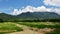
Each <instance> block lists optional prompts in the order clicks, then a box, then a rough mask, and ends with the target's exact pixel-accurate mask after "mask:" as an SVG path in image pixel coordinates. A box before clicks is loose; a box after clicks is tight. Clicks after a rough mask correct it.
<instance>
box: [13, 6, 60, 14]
mask: <svg viewBox="0 0 60 34" xmlns="http://www.w3.org/2000/svg"><path fill="white" fill-rule="evenodd" d="M25 12H55V13H58V14H60V9H58V8H46V7H45V6H40V7H33V6H26V7H25V8H23V9H14V11H13V15H19V14H21V13H25Z"/></svg>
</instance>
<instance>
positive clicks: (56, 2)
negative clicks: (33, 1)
mask: <svg viewBox="0 0 60 34" xmlns="http://www.w3.org/2000/svg"><path fill="white" fill-rule="evenodd" d="M43 2H44V3H45V5H52V6H60V0H44V1H43Z"/></svg>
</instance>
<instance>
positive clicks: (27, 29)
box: [10, 23, 45, 34]
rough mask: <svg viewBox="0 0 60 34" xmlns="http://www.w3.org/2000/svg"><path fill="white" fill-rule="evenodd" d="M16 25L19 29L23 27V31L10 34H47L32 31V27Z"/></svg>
mask: <svg viewBox="0 0 60 34" xmlns="http://www.w3.org/2000/svg"><path fill="white" fill-rule="evenodd" d="M14 24H15V25H17V26H19V27H21V26H22V28H23V31H20V32H14V33H10V34H45V33H44V32H37V31H33V30H30V27H28V26H25V25H20V24H16V23H14Z"/></svg>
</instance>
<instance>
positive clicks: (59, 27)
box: [18, 22, 60, 34]
mask: <svg viewBox="0 0 60 34" xmlns="http://www.w3.org/2000/svg"><path fill="white" fill-rule="evenodd" d="M18 23H19V24H22V25H26V26H29V27H34V28H38V29H40V28H55V30H54V32H49V33H46V34H60V23H51V22H18Z"/></svg>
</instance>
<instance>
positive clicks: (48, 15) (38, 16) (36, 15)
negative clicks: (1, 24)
mask: <svg viewBox="0 0 60 34" xmlns="http://www.w3.org/2000/svg"><path fill="white" fill-rule="evenodd" d="M46 19H47V20H49V19H60V15H58V14H57V13H54V12H33V13H31V12H26V13H22V14H20V15H17V16H13V15H8V14H5V13H0V21H2V20H3V21H14V20H15V21H16V20H46Z"/></svg>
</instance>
